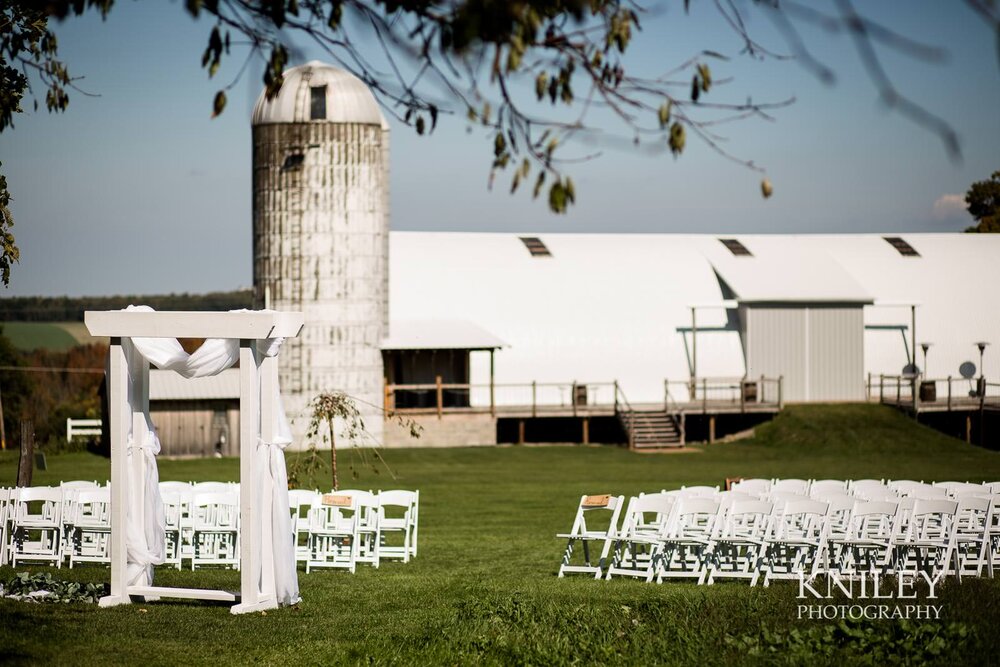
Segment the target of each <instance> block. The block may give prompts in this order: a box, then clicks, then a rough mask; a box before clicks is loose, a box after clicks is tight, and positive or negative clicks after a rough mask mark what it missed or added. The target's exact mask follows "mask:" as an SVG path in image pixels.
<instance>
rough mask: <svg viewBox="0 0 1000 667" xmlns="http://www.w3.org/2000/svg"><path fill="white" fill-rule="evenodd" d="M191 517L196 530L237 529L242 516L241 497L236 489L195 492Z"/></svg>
mask: <svg viewBox="0 0 1000 667" xmlns="http://www.w3.org/2000/svg"><path fill="white" fill-rule="evenodd" d="M191 518H192V525H193V526H194V528H195V530H210V529H213V528H214V529H230V530H231V529H235V528H236V527H237V526H238V525H239V518H240V500H239V497H238V496H237V495H236V492H235V491H229V492H223V493H199V494H195V496H194V497H193V498H192V500H191Z"/></svg>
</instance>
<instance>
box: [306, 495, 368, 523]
mask: <svg viewBox="0 0 1000 667" xmlns="http://www.w3.org/2000/svg"><path fill="white" fill-rule="evenodd" d="M358 514H359V512H358V499H357V496H354V495H352V494H349V493H342V492H340V491H331V492H330V493H320V494H317V495H316V498H315V499H314V500H313V504H312V507H310V508H309V528H310V530H339V531H344V532H353V531H354V527H355V525H356V524H357V522H358Z"/></svg>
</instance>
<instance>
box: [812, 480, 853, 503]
mask: <svg viewBox="0 0 1000 667" xmlns="http://www.w3.org/2000/svg"><path fill="white" fill-rule="evenodd" d="M833 493H837V494H845V493H847V482H845V481H844V480H842V479H817V480H813V482H812V483H811V484H810V485H809V497H811V498H817V499H818V498H820V497H822V496H828V495H830V494H833Z"/></svg>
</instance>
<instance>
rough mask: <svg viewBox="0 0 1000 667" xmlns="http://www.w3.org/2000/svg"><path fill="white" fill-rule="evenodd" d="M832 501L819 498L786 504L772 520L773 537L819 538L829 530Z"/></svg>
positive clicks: (771, 533)
mask: <svg viewBox="0 0 1000 667" xmlns="http://www.w3.org/2000/svg"><path fill="white" fill-rule="evenodd" d="M829 516H830V503H825V502H822V501H819V500H793V501H789V502H788V503H786V504H785V506H784V509H782V510H781V511H780V513H779V514H777V518H776V520H774V521H773V522H772V525H771V532H770V535H771V536H772V537H773V539H793V538H795V539H803V540H819V539H821V538H822V537H824V536H825V534H826V531H827V520H828V518H829Z"/></svg>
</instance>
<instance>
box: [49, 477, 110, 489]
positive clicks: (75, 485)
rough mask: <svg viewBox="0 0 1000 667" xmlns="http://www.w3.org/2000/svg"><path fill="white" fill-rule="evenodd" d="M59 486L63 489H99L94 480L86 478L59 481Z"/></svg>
mask: <svg viewBox="0 0 1000 667" xmlns="http://www.w3.org/2000/svg"><path fill="white" fill-rule="evenodd" d="M59 486H61V487H62V488H64V489H99V488H100V487H101V485H100V484H98V483H97V482H96V481H94V480H88V479H74V480H71V481H69V482H60V484H59Z"/></svg>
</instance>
